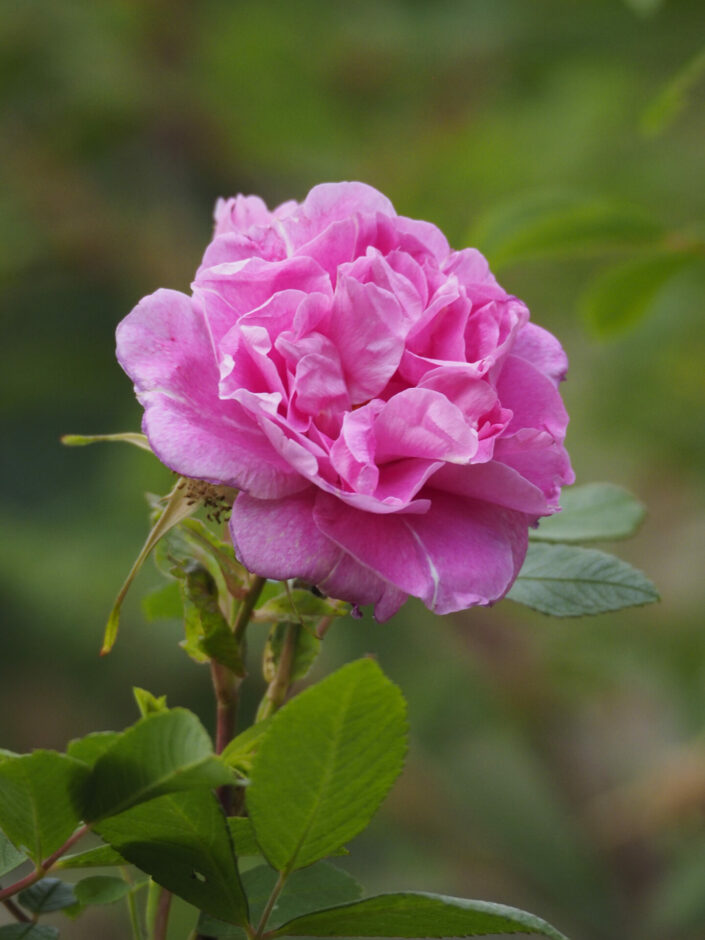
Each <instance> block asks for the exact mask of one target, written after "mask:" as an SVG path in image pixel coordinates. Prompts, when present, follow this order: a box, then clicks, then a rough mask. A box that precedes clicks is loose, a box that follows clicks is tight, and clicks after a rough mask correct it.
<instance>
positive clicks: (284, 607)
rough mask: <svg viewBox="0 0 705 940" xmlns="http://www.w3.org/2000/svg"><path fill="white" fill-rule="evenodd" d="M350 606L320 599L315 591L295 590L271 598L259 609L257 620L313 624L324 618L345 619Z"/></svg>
mask: <svg viewBox="0 0 705 940" xmlns="http://www.w3.org/2000/svg"><path fill="white" fill-rule="evenodd" d="M349 612H350V604H348V603H346V602H345V601H336V600H333V599H331V598H329V597H318V596H317V595H316V594H314V593H313V591H305V590H303V589H301V588H295V589H294V590H292V591H288V592H285V593H283V594H278V595H277V596H276V597H272V598H270V600H268V601H267V602H266V603H265V604H262V606H261V607H259V608H258V609H257V612H256V619H257V620H258V621H263V622H264V623H268V622H272V623H289V622H292V621H293V622H295V623H304V624H306V623H308V624H313V623H315V622H316V621H317V620H320V619H321V618H322V617H344V616H345V615H346V614H348V613H349Z"/></svg>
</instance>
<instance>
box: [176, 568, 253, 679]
mask: <svg viewBox="0 0 705 940" xmlns="http://www.w3.org/2000/svg"><path fill="white" fill-rule="evenodd" d="M180 585H181V599H182V601H183V605H184V615H185V619H184V627H185V630H186V639H185V640H184V641H183V643H182V644H181V645H182V646H183V647H184V649H185V650H186V652H187V653H188V654H189V656H191V658H192V659H194V660H196V662H206V661H208V660H209V659H215V660H216V661H217V662H219V663H222V664H223V665H224V666H227V668H228V669H230V670H231V672H234V673H235V675H237V676H244V675H245V674H246V672H245V667H244V665H243V662H242V657H241V655H240V647H239V644H238V642H237V640H236V639H235V635H234V634H233V631H232V630H231V629H230V627H229V626H228V623H227V621H226V619H225V617H224V616H223V614H222V611H221V609H220V606H219V604H218V588H217V586H216V583H215V579H214V578H213V576H212V575H211V573H210V572H209V571H207V570H206V569H205V568H204V567H202V566H201V565H194V564H192V565H190V566H188V567H187V568H186V569H185V570H184V572H183V577H181V580H180Z"/></svg>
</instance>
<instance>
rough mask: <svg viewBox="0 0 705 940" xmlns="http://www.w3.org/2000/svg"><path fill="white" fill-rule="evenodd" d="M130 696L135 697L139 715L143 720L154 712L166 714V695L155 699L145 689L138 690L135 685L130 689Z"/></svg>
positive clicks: (154, 696)
mask: <svg viewBox="0 0 705 940" xmlns="http://www.w3.org/2000/svg"><path fill="white" fill-rule="evenodd" d="M132 694H133V695H134V697H135V701H136V702H137V707H138V708H139V710H140V715H142V717H143V718H146V717H147V715H153V714H154V713H155V712H166V711H168V710H169V709H168V708H167V704H166V695H160V696H159V698H157V697H156V695H152V693H151V692H148V691H147V690H146V689H140V687H139V686H137V685H135V686H133V687H132Z"/></svg>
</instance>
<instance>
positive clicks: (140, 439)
mask: <svg viewBox="0 0 705 940" xmlns="http://www.w3.org/2000/svg"><path fill="white" fill-rule="evenodd" d="M103 441H106V442H109V441H122V442H123V443H125V444H133V445H134V446H135V447H139V448H140V450H147V451H149V453H150V454H151V453H152V448H151V447H150V446H149V441H148V440H147V436H146V434H137V433H135V432H134V431H126V432H125V433H124V434H64V436H63V437H62V438H61V443H62V444H65V445H66V446H67V447H85V445H86V444H98V443H102V442H103Z"/></svg>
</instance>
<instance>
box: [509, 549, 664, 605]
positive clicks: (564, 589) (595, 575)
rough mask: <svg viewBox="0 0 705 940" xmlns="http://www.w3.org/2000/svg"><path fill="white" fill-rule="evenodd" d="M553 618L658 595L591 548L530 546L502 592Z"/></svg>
mask: <svg viewBox="0 0 705 940" xmlns="http://www.w3.org/2000/svg"><path fill="white" fill-rule="evenodd" d="M507 597H508V598H509V599H510V600H513V601H516V602H517V603H519V604H525V605H526V606H527V607H532V608H533V609H534V610H539V611H541V613H543V614H552V615H553V616H554V617H582V616H586V615H588V614H602V613H606V612H607V611H611V610H621V609H622V608H623V607H637V606H640V605H641V604H650V603H652V602H653V601H656V600H658V599H659V595H658V591H657V590H656V588H655V587H654V585H653V584H652V583H651V581H649V579H648V578H647V577H646V575H644V574H642V573H641V571H637V569H636V568H632V566H631V565H629V564H627V562H626V561H622V560H621V559H620V558H615V557H614V555H608V554H607V553H606V552H599V551H597V550H596V549H594V548H576V547H574V546H569V545H541V544H532V545H530V546H529V551H528V552H527V555H526V560H525V562H524V565H523V567H522V569H521V571H520V573H519V577H518V578H517V580H516V581H515V582H514V584H513V586H512V588H511V590H510V591H509V593H508V594H507Z"/></svg>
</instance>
